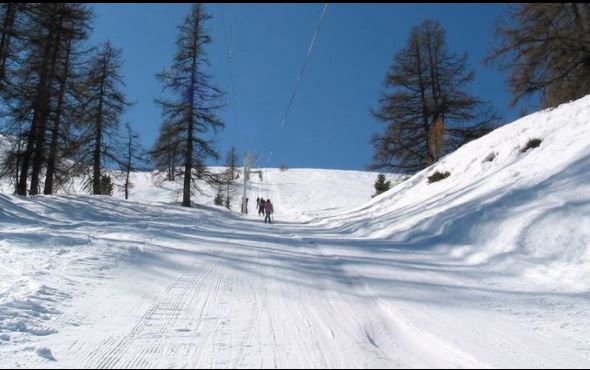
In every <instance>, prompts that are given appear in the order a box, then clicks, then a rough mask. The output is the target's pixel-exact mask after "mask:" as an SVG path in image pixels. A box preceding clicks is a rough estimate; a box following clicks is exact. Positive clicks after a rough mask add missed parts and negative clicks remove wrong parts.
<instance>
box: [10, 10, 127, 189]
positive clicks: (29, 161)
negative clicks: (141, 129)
mask: <svg viewBox="0 0 590 370" xmlns="http://www.w3.org/2000/svg"><path fill="white" fill-rule="evenodd" d="M0 7H1V8H0V25H1V26H0V27H1V28H0V99H1V104H0V107H1V109H2V110H1V112H0V113H1V118H2V121H3V133H4V134H5V140H8V141H9V143H10V149H9V150H8V153H7V156H6V157H5V158H4V159H3V162H2V163H1V168H2V171H1V174H2V175H4V176H6V177H9V178H11V179H12V180H13V183H14V187H15V192H16V193H17V194H20V195H27V194H30V195H36V194H39V193H40V192H41V183H43V193H44V194H53V193H54V191H55V190H56V189H57V188H58V187H59V186H61V185H64V184H65V183H67V182H68V181H69V180H70V179H71V178H73V177H77V176H82V177H83V178H85V179H86V185H87V187H88V188H90V189H91V191H92V193H93V194H101V193H103V189H104V186H102V184H101V182H103V180H104V181H109V180H108V176H106V177H105V176H104V168H105V166H106V164H107V162H111V163H116V164H120V165H121V166H122V168H126V169H128V170H131V169H133V167H134V163H136V162H135V160H136V159H137V151H138V137H137V134H136V133H134V132H133V131H132V130H131V128H130V126H129V125H127V130H126V131H125V132H124V133H121V132H120V120H121V115H122V114H123V112H124V111H125V110H126V109H127V108H128V107H129V105H130V103H129V102H128V101H127V99H126V98H125V95H124V94H123V92H122V87H123V86H124V84H123V80H122V76H121V74H120V69H121V66H122V58H121V51H120V50H119V49H117V48H115V47H114V46H113V45H112V44H111V43H110V42H108V41H107V42H105V43H103V44H101V45H99V46H98V47H94V48H88V47H86V46H85V42H86V41H87V39H88V36H89V32H90V28H91V20H92V16H93V15H92V11H91V10H90V8H89V7H88V6H87V5H85V4H79V3H63V4H61V3H4V4H1V5H0ZM125 134H126V138H123V137H124V136H125ZM125 145H126V146H127V150H126V151H122V150H121V147H122V146H125ZM122 152H126V153H127V154H128V155H127V156H125V155H120V154H119V153H122ZM127 177H128V176H127ZM105 179H107V180H105ZM125 183H126V185H128V184H129V182H128V179H127V181H126V182H125ZM125 190H126V193H127V192H128V187H127V186H126V189H125Z"/></svg>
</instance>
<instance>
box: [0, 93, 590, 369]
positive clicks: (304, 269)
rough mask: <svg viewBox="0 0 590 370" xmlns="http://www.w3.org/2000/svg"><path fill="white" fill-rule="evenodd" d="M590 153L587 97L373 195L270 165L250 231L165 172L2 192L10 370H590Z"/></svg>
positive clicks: (368, 179)
mask: <svg viewBox="0 0 590 370" xmlns="http://www.w3.org/2000/svg"><path fill="white" fill-rule="evenodd" d="M532 138H538V139H542V142H541V144H540V146H539V147H537V148H533V149H530V150H528V151H526V152H522V151H521V149H522V148H523V147H524V146H525V145H526V144H527V143H528V142H529V140H530V139H532ZM589 138H590V97H586V98H584V99H581V100H578V101H576V102H572V103H570V104H565V105H563V106H561V107H558V108H556V109H554V110H551V111H546V112H539V113H536V114H533V115H530V116H527V117H525V118H523V119H521V120H519V121H517V122H514V123H512V124H510V125H507V126H505V127H502V128H500V129H498V130H496V131H494V132H492V133H491V134H489V135H487V136H485V137H483V138H481V139H479V140H477V141H474V142H472V143H470V144H468V145H466V146H464V147H463V148H461V149H459V150H458V151H457V152H455V153H453V154H451V155H449V156H447V157H445V158H444V159H443V160H441V161H440V162H439V163H437V164H436V165H435V166H433V167H432V168H429V169H426V170H425V171H423V172H421V173H419V174H417V175H415V176H413V177H411V178H410V179H408V180H406V181H404V182H403V183H400V184H398V185H397V186H396V187H394V188H393V189H392V190H391V191H389V192H387V193H385V194H383V195H381V196H379V197H376V198H373V199H370V197H371V194H372V193H373V182H374V181H375V177H376V176H375V175H376V174H374V173H363V172H354V171H327V170H314V169H290V170H288V171H284V172H282V171H279V170H278V169H269V170H265V171H263V179H262V180H260V179H257V178H256V176H253V181H252V183H251V185H250V188H249V195H248V196H249V197H250V214H249V215H248V216H246V217H244V216H240V215H239V214H237V213H236V212H231V211H227V210H225V209H224V208H222V207H214V206H212V205H211V204H212V202H213V196H214V193H215V189H211V188H207V187H204V188H203V191H204V194H203V195H199V196H197V197H196V198H195V200H196V201H197V202H198V203H199V204H201V206H199V207H196V208H191V209H185V208H182V207H179V206H178V204H177V202H178V201H179V191H178V186H177V185H176V184H174V183H170V182H166V181H162V178H161V177H159V176H154V174H148V173H137V174H134V182H135V188H134V189H132V195H131V199H130V200H129V201H125V200H123V199H121V197H122V194H121V193H120V192H117V194H116V195H115V197H94V196H88V195H80V194H77V195H60V196H40V197H34V198H21V197H15V196H12V195H0V367H2V368H8V367H59V368H64V367H67V368H69V367H84V368H87V367H90V368H96V367H100V368H128V367H134V368H136V367H142V368H145V367H160V368H183V367H188V368H195V367H217V368H219V367H223V368H225V367H230V368H235V367H249V368H252V367H257V368H260V367H265V368H266V367H302V368H312V367H321V368H328V367H371V368H372V367H379V368H383V367H387V368H391V367H478V368H483V367H508V368H513V367H516V368H526V367H541V368H547V367H565V368H573V367H582V368H584V367H588V366H590V285H589V280H590V276H589V271H590V270H589V265H590V256H589V253H590V252H589V251H590V171H589V170H590V139H589ZM435 171H448V172H450V176H449V177H447V178H446V179H443V180H441V181H439V182H435V183H428V179H427V178H428V176H430V175H431V174H432V173H433V172H435ZM391 179H392V180H393V182H396V179H397V177H395V176H393V177H392V178H391ZM75 188H76V187H74V188H73V191H76V189H75ZM233 192H234V200H239V197H240V196H241V188H240V187H239V186H236V187H235V189H233ZM257 196H263V197H265V198H271V199H272V200H273V203H274V204H275V208H276V211H277V212H276V215H275V218H274V223H273V224H272V225H265V224H264V223H263V222H262V219H261V218H259V216H257V215H256V214H255V212H254V203H255V199H256V197H257ZM232 208H233V209H234V210H236V209H238V206H237V204H236V203H234V204H233V206H232Z"/></svg>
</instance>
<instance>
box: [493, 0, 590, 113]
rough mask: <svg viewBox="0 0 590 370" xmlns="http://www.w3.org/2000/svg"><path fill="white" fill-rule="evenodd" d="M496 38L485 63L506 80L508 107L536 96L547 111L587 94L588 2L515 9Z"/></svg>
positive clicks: (589, 65)
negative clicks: (510, 93) (508, 89)
mask: <svg viewBox="0 0 590 370" xmlns="http://www.w3.org/2000/svg"><path fill="white" fill-rule="evenodd" d="M496 36H497V37H496V39H497V40H498V44H497V45H496V47H495V49H494V50H493V51H492V52H491V53H490V55H489V56H488V57H487V58H486V59H485V62H486V63H488V64H492V63H495V64H496V65H497V66H498V68H499V69H500V70H502V71H505V72H506V73H507V75H508V76H509V77H508V85H509V87H510V91H511V92H512V96H513V100H512V106H515V105H516V104H517V103H518V102H519V101H520V100H521V99H522V98H524V97H529V96H538V97H540V98H541V104H542V105H543V107H545V108H548V107H554V106H557V105H559V104H561V103H564V102H567V101H570V100H574V99H578V98H581V97H582V96H584V95H586V94H590V4H588V3H530V4H520V5H514V6H513V7H512V9H511V10H510V13H509V16H508V19H503V20H500V21H499V22H498V24H497V25H496Z"/></svg>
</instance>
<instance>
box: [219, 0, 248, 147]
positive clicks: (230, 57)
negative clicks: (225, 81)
mask: <svg viewBox="0 0 590 370" xmlns="http://www.w3.org/2000/svg"><path fill="white" fill-rule="evenodd" d="M224 7H225V5H224V4H221V18H222V19H223V32H224V35H225V43H226V45H227V49H228V50H227V58H228V60H229V75H230V80H231V84H232V90H233V94H232V95H233V97H234V101H235V103H236V105H235V107H236V109H235V112H236V121H237V124H238V132H239V134H240V150H239V152H242V153H243V151H244V132H243V130H242V120H241V109H240V90H239V88H238V82H237V79H236V77H235V73H234V69H235V68H236V67H237V68H238V70H239V65H238V66H236V64H237V63H238V62H237V59H234V50H233V22H232V18H231V13H230V14H228V16H229V38H228V35H227V23H226V17H225V12H224Z"/></svg>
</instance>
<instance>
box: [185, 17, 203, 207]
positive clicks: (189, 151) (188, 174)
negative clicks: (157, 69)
mask: <svg viewBox="0 0 590 370" xmlns="http://www.w3.org/2000/svg"><path fill="white" fill-rule="evenodd" d="M198 28H199V27H198V24H197V25H196V27H195V30H194V37H193V38H194V42H193V50H192V53H193V54H192V64H191V86H190V92H189V99H190V103H189V106H190V111H189V115H188V117H187V119H188V122H187V123H188V127H187V129H188V132H187V142H186V151H185V161H184V188H183V195H182V205H183V206H184V207H190V206H191V185H192V184H191V182H192V181H191V180H192V176H193V174H192V170H193V145H194V142H193V135H194V131H195V130H194V115H193V112H194V104H195V89H196V81H195V80H196V76H197V33H198Z"/></svg>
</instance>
